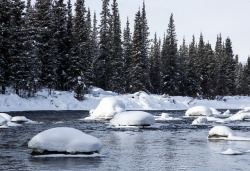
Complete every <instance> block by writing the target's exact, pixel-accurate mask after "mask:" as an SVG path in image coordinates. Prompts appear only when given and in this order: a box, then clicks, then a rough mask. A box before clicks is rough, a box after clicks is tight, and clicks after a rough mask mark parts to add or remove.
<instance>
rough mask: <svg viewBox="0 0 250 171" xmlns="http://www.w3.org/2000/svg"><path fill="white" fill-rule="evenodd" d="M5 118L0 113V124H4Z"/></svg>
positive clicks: (5, 122)
mask: <svg viewBox="0 0 250 171" xmlns="http://www.w3.org/2000/svg"><path fill="white" fill-rule="evenodd" d="M7 122H8V121H7V119H5V118H4V117H3V116H1V115H0V126H3V125H6V124H7Z"/></svg>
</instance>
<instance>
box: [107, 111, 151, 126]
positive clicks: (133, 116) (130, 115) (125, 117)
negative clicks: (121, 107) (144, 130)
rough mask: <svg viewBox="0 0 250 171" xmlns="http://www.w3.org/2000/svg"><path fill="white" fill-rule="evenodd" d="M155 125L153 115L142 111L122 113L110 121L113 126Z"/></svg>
mask: <svg viewBox="0 0 250 171" xmlns="http://www.w3.org/2000/svg"><path fill="white" fill-rule="evenodd" d="M154 123H155V119H154V117H153V115H151V114H149V113H147V112H142V111H129V112H122V113H118V114H117V115H115V117H114V118H113V119H112V120H110V125H111V126H150V125H153V124H154Z"/></svg>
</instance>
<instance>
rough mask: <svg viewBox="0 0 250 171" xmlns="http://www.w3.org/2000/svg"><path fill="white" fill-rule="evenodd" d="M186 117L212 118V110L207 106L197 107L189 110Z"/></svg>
mask: <svg viewBox="0 0 250 171" xmlns="http://www.w3.org/2000/svg"><path fill="white" fill-rule="evenodd" d="M185 115H186V116H210V115H212V110H211V109H210V108H209V107H206V106H195V107H192V108H190V109H188V110H187V111H186V113H185Z"/></svg>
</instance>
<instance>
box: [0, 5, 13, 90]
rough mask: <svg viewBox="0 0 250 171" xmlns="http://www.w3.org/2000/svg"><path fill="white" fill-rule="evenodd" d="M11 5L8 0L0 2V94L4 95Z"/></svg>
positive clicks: (7, 72)
mask: <svg viewBox="0 0 250 171" xmlns="http://www.w3.org/2000/svg"><path fill="white" fill-rule="evenodd" d="M11 5H12V4H11V1H9V0H2V1H0V86H1V87H2V88H1V91H0V92H1V93H2V94H5V93H6V88H7V86H9V85H10V82H9V75H10V68H9V65H10V53H9V49H10V48H11V42H10V40H9V37H10V35H11V30H10V28H11V17H12V16H11V15H10V14H11Z"/></svg>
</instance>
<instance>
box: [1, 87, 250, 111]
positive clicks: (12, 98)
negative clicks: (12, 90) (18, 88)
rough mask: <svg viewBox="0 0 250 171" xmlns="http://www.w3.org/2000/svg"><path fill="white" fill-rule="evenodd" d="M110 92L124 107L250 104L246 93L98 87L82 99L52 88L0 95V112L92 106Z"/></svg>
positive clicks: (149, 107) (236, 106)
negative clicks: (202, 94) (217, 96)
mask: <svg viewBox="0 0 250 171" xmlns="http://www.w3.org/2000/svg"><path fill="white" fill-rule="evenodd" d="M110 96H113V97H115V98H117V99H119V100H121V101H123V102H124V104H125V106H126V110H186V109H188V108H190V107H193V106H199V105H204V106H208V107H213V108H216V109H242V108H244V107H249V106H250V97H247V96H226V97H224V98H223V100H221V101H217V100H197V99H193V98H191V97H181V96H171V97H163V96H161V95H155V94H151V95H148V94H146V93H144V92H139V93H135V94H125V95H118V94H116V93H113V92H107V91H104V90H102V89H99V88H95V89H93V91H92V92H91V93H90V94H86V95H85V100H84V101H82V102H80V101H78V100H76V99H75V98H74V96H73V93H70V92H59V91H54V92H53V94H52V95H51V96H48V92H47V91H45V90H44V91H41V92H38V95H37V97H34V98H28V99H24V98H20V97H19V96H17V95H15V94H10V95H0V112H7V111H32V110H90V109H95V108H96V107H97V105H98V104H99V102H100V101H101V99H103V98H105V97H110Z"/></svg>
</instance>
